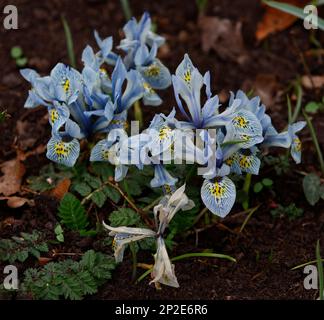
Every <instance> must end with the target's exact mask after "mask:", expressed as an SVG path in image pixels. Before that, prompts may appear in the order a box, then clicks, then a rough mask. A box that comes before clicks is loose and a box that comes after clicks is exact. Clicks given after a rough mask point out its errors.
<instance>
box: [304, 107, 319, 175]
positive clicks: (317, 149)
mask: <svg viewBox="0 0 324 320" xmlns="http://www.w3.org/2000/svg"><path fill="white" fill-rule="evenodd" d="M303 115H304V118H305V120H306V122H307V125H308V128H309V131H310V134H311V137H312V140H313V143H314V146H315V149H316V152H317V157H318V161H319V163H320V167H321V171H322V174H323V176H324V160H323V154H322V151H321V148H320V146H319V143H318V140H317V135H316V131H315V129H314V126H313V124H312V121H311V119H310V118H309V116H308V115H307V114H306V112H304V111H303Z"/></svg>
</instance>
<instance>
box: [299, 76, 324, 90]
mask: <svg viewBox="0 0 324 320" xmlns="http://www.w3.org/2000/svg"><path fill="white" fill-rule="evenodd" d="M301 83H302V85H303V87H304V88H306V89H319V88H324V76H308V75H304V76H302V78H301Z"/></svg>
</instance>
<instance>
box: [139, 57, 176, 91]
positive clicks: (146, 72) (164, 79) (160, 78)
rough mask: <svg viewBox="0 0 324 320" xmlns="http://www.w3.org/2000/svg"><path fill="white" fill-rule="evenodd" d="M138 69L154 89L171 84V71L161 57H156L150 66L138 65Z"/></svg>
mask: <svg viewBox="0 0 324 320" xmlns="http://www.w3.org/2000/svg"><path fill="white" fill-rule="evenodd" d="M137 70H138V71H139V72H140V73H141V75H142V77H143V78H144V80H145V82H147V83H148V84H149V85H150V86H151V87H152V88H153V89H166V88H167V87H169V86H170V85H171V74H170V71H169V69H168V68H167V67H165V66H164V65H163V64H162V62H161V61H160V60H159V59H154V62H153V63H152V64H150V65H149V66H138V67H137Z"/></svg>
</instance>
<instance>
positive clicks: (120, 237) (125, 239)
mask: <svg viewBox="0 0 324 320" xmlns="http://www.w3.org/2000/svg"><path fill="white" fill-rule="evenodd" d="M184 191H185V185H183V186H182V187H180V188H179V189H177V190H176V191H175V192H174V193H173V194H172V195H167V196H165V197H164V198H162V200H161V201H160V203H159V204H158V205H157V206H155V207H154V209H153V211H154V215H155V221H156V231H153V230H150V229H146V228H132V227H123V226H122V227H116V228H114V227H111V226H109V225H106V224H105V223H104V222H103V225H104V227H105V228H106V229H108V230H109V231H110V233H109V235H110V236H113V237H114V240H113V249H114V254H115V259H116V262H117V263H119V262H121V261H122V260H123V256H124V251H125V248H126V245H127V244H129V243H131V242H135V241H139V240H142V239H145V238H148V237H153V238H156V241H157V242H156V243H157V251H156V254H155V255H154V260H155V263H154V266H153V270H152V278H153V280H152V281H151V282H150V283H161V284H164V285H168V286H172V287H176V288H177V287H179V284H178V281H177V278H176V275H175V271H174V265H173V264H172V263H171V261H170V258H169V256H168V252H167V250H166V246H165V243H164V239H163V236H164V232H165V229H166V228H167V227H168V225H169V223H170V221H171V220H172V218H173V217H174V215H175V214H176V213H177V212H178V211H179V210H183V211H185V210H189V209H191V208H192V207H193V206H194V203H193V201H192V200H190V199H188V197H187V196H186V194H185V193H184Z"/></svg>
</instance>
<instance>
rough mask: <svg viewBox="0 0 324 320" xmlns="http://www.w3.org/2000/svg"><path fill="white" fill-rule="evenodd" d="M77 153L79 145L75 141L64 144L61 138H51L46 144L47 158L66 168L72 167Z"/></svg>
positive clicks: (77, 155)
mask: <svg viewBox="0 0 324 320" xmlns="http://www.w3.org/2000/svg"><path fill="white" fill-rule="evenodd" d="M79 153H80V144H79V142H78V140H76V139H73V140H71V141H70V142H64V141H63V140H62V139H61V138H59V137H56V136H53V137H52V138H51V139H50V141H49V142H48V144H47V153H46V156H47V158H48V159H50V160H52V161H54V162H56V163H59V164H63V165H65V166H68V167H73V166H74V164H75V162H76V160H77V159H78V157H79Z"/></svg>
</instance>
